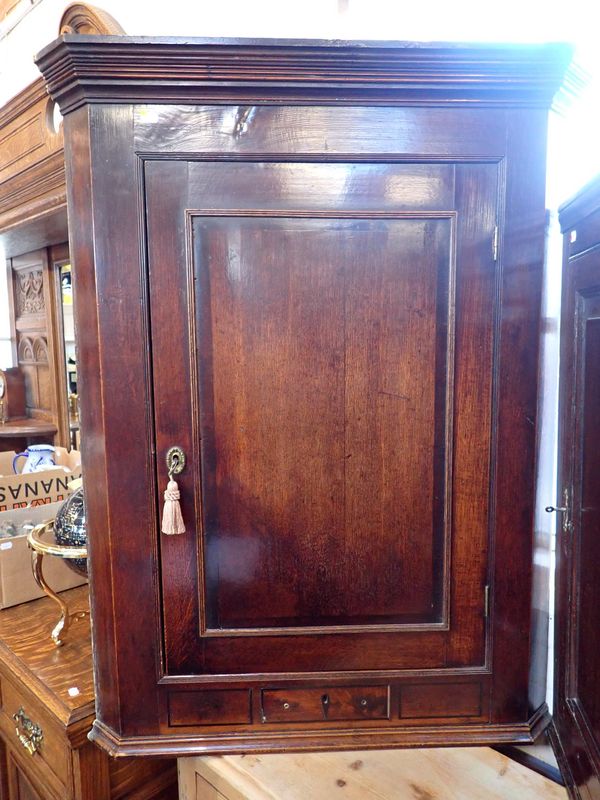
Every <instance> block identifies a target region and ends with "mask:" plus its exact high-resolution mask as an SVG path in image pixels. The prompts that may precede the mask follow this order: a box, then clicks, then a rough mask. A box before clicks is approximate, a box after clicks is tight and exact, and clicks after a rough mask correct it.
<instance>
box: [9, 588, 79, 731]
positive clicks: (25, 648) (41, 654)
mask: <svg viewBox="0 0 600 800" xmlns="http://www.w3.org/2000/svg"><path fill="white" fill-rule="evenodd" d="M61 597H62V598H63V599H64V600H65V601H66V602H67V603H68V605H69V607H70V609H71V611H86V610H89V592H88V587H87V585H85V586H78V587H77V588H76V589H70V590H69V591H67V592H63V593H62V595H61ZM59 617H60V611H59V609H58V606H57V605H56V603H55V602H54V601H53V600H51V599H50V598H47V597H43V598H41V599H39V600H33V601H32V602H31V603H24V604H22V605H20V606H14V607H13V608H9V609H5V610H4V611H2V613H1V614H0V656H1V657H2V660H3V661H4V662H5V663H6V664H7V665H9V666H10V667H11V669H12V670H13V672H14V674H15V675H16V676H17V677H18V678H19V679H20V680H22V681H23V682H24V683H26V684H28V685H32V686H33V687H34V688H35V690H36V691H37V692H38V693H40V694H42V695H43V696H44V698H45V702H46V705H47V706H48V707H49V708H50V709H51V710H52V711H53V713H54V714H55V715H56V716H57V717H58V718H59V719H60V720H61V721H62V722H63V723H65V724H68V723H69V722H70V721H72V715H73V714H74V713H76V714H77V716H78V717H82V716H87V715H89V714H92V713H93V711H94V683H93V675H92V644H91V639H90V623H89V618H86V619H82V620H77V622H75V623H74V624H73V626H72V627H71V629H70V630H69V636H68V637H66V642H65V645H64V646H63V647H56V645H55V644H54V642H53V641H52V639H51V638H50V632H51V631H52V628H53V627H54V626H55V625H56V623H57V622H58V619H59ZM73 688H76V689H77V690H78V693H77V694H75V695H73V693H71V694H69V689H73Z"/></svg>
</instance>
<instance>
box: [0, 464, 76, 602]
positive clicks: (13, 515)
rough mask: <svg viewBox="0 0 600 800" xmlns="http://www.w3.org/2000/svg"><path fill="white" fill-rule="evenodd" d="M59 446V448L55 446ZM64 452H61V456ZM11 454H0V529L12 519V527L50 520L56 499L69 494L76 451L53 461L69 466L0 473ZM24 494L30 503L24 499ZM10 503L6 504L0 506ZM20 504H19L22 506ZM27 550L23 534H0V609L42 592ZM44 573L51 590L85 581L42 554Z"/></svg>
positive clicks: (56, 504) (56, 560) (52, 517)
mask: <svg viewBox="0 0 600 800" xmlns="http://www.w3.org/2000/svg"><path fill="white" fill-rule="evenodd" d="M58 449H60V448H58ZM64 454H66V456H65V455H64ZM13 456H14V453H0V498H1V497H2V496H3V495H4V497H5V498H6V497H8V498H9V500H8V501H6V500H4V501H3V502H0V508H2V507H3V510H2V511H0V530H1V528H2V524H3V523H7V522H8V523H12V524H13V525H14V526H15V527H16V528H17V530H18V529H19V528H21V526H22V525H23V524H24V523H25V522H31V523H32V524H33V525H39V524H40V523H42V522H44V521H46V520H48V519H54V517H55V516H56V514H57V512H58V509H59V508H60V506H61V505H62V501H63V500H64V499H65V498H66V497H67V496H68V495H69V494H70V493H71V490H70V489H69V482H70V481H71V480H74V479H75V478H76V477H79V476H80V474H81V467H80V459H79V453H71V454H69V453H67V451H66V450H65V451H64V453H61V454H60V455H59V456H58V459H57V460H60V461H62V462H63V464H65V462H66V464H65V465H66V466H68V469H69V471H68V472H65V471H64V469H62V468H60V466H59V468H55V469H53V470H46V471H44V472H32V473H28V474H26V475H13V474H8V475H6V476H1V473H2V471H3V469H5V468H6V465H7V464H8V463H10V470H11V471H12V458H13ZM25 498H27V499H28V500H29V501H30V503H29V504H28V503H27V500H26V499H25ZM9 504H10V508H6V506H7V505H9ZM23 506H25V507H23ZM32 555H33V553H32V551H31V550H30V548H29V545H28V544H27V535H26V534H23V535H20V536H10V537H2V538H0V609H2V608H9V607H10V606H16V605H18V604H19V603H27V602H29V600H35V599H37V598H38V597H44V592H43V591H42V590H41V589H40V587H39V586H38V585H37V583H36V582H35V578H34V577H33V570H32ZM43 571H44V577H45V579H46V581H47V583H48V584H49V586H51V587H52V589H53V590H54V591H55V592H62V591H64V590H65V589H72V588H73V587H75V586H81V585H82V584H84V583H87V581H86V579H85V578H84V577H82V576H81V575H78V574H77V573H76V572H74V571H73V570H72V569H70V568H69V567H68V566H67V565H66V564H65V563H64V561H63V560H62V559H60V558H56V557H53V556H44V563H43Z"/></svg>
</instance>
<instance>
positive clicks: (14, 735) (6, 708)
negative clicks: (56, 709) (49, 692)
mask: <svg viewBox="0 0 600 800" xmlns="http://www.w3.org/2000/svg"><path fill="white" fill-rule="evenodd" d="M0 688H1V711H0V727H1V729H2V733H3V736H4V738H5V739H6V741H7V742H9V743H10V744H11V746H12V748H13V750H14V751H16V752H18V753H21V754H22V759H21V760H22V761H23V763H25V764H27V765H28V772H30V773H31V774H32V775H35V774H37V776H38V779H39V780H41V782H42V785H45V784H46V783H47V784H48V785H49V786H52V787H53V788H56V790H57V793H58V794H59V795H62V796H64V797H67V794H66V793H65V791H66V790H65V788H64V787H67V786H69V785H70V777H69V775H70V772H69V769H70V751H69V747H68V743H67V740H66V737H65V735H64V731H63V730H62V729H61V727H60V725H59V723H58V722H57V720H56V719H54V717H52V716H51V715H50V714H49V713H48V712H47V711H46V710H45V709H44V708H42V707H41V704H40V702H39V700H37V699H36V698H35V696H34V695H33V694H31V693H30V692H28V691H26V690H24V689H20V688H18V687H17V686H15V685H14V684H13V683H12V681H10V680H8V679H7V678H3V679H2V683H1V687H0ZM19 712H21V715H20V716H21V721H20V724H19V732H17V730H16V728H17V725H18V723H17V721H15V719H14V715H16V714H19ZM29 723H31V725H30V724H29ZM38 730H39V732H40V733H41V741H39V742H38V741H36V740H37V736H36V734H37V732H38ZM28 746H29V747H30V748H33V747H35V751H34V752H33V753H31V752H29V750H28ZM29 766H31V770H29Z"/></svg>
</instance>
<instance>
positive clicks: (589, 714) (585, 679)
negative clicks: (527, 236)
mask: <svg viewBox="0 0 600 800" xmlns="http://www.w3.org/2000/svg"><path fill="white" fill-rule="evenodd" d="M560 222H561V228H562V230H563V233H564V269H563V295H562V297H563V306H562V307H563V311H562V320H561V379H560V380H561V385H560V408H561V411H560V424H561V427H560V444H559V448H560V450H559V452H560V475H559V487H560V493H559V502H557V504H556V505H561V506H563V505H565V506H566V507H567V508H568V511H567V512H566V513H561V514H560V515H559V520H558V522H557V528H558V546H557V575H558V579H557V613H556V642H557V648H556V654H557V657H556V667H555V673H556V675H557V682H556V691H555V726H556V736H555V742H556V744H557V747H558V751H559V753H558V755H559V760H560V761H562V766H563V768H564V769H563V772H564V773H565V777H566V778H567V781H568V783H569V784H570V786H569V788H570V793H571V796H572V797H576V798H580V797H581V798H590V799H592V798H600V758H599V756H598V752H599V748H600V702H599V696H598V681H599V678H600V657H599V654H598V649H597V647H596V646H595V641H596V636H597V629H598V608H599V605H600V594H599V588H598V587H599V586H600V572H599V569H600V568H599V565H600V550H599V543H600V509H599V505H598V504H599V498H600V484H599V476H600V462H599V456H598V454H599V452H600V448H599V442H600V427H599V424H598V422H599V420H600V408H599V406H598V398H599V397H600V289H599V287H600V180H598V179H596V180H595V181H593V182H592V183H591V184H590V185H588V186H587V187H585V188H584V189H583V190H582V192H581V193H580V194H579V195H578V196H576V197H575V198H573V199H572V200H571V201H569V202H568V203H566V204H565V205H564V206H563V207H562V208H561V209H560Z"/></svg>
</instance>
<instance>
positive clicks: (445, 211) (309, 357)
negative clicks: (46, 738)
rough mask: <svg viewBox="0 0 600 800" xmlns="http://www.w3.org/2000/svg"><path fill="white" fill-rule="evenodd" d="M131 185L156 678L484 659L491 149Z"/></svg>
mask: <svg viewBox="0 0 600 800" xmlns="http://www.w3.org/2000/svg"><path fill="white" fill-rule="evenodd" d="M145 183H146V197H147V201H146V202H147V237H148V262H149V295H150V309H151V327H152V332H151V333H152V364H153V380H154V413H155V427H156V471H157V484H158V486H159V487H161V488H162V487H164V486H165V485H166V481H167V475H166V465H165V456H166V452H167V450H168V448H169V447H171V446H172V445H178V446H181V447H182V448H183V449H184V451H185V453H186V456H187V465H186V468H185V470H184V472H183V473H182V474H181V475H179V476H178V482H179V487H180V491H181V507H182V513H183V518H184V521H185V525H186V532H185V533H184V534H182V535H179V536H164V535H163V536H161V537H160V557H161V565H162V600H163V619H164V647H165V667H166V673H167V674H169V675H176V674H190V673H191V674H204V675H219V674H234V675H236V674H244V675H248V674H252V673H254V674H256V673H258V674H264V673H271V674H273V673H282V672H286V673H290V672H303V673H315V672H327V671H336V672H340V671H341V672H347V671H352V670H363V669H368V670H389V669H419V668H443V667H456V666H481V665H483V664H484V663H485V655H486V648H485V635H486V624H485V607H484V594H485V585H486V583H487V580H488V579H487V569H488V522H489V520H488V492H489V476H490V468H491V465H490V459H491V455H490V454H491V450H492V438H491V431H492V418H491V413H492V411H491V410H492V392H493V386H492V372H493V370H492V364H493V353H494V319H495V302H496V296H497V295H496V274H495V264H494V255H493V240H494V228H495V225H496V202H497V199H496V198H497V192H498V180H497V167H496V165H495V164H456V165H454V164H443V163H438V164H426V163H418V164H412V163H411V164H406V163H404V164H402V163H397V164H395V163H388V164H383V163H377V164H365V163H284V162H268V163H267V162H259V161H255V162H228V161H190V162H185V161H169V160H161V161H148V162H146V166H145ZM159 504H160V505H161V507H162V498H160V499H159Z"/></svg>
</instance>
